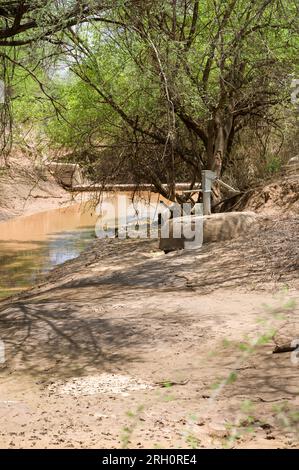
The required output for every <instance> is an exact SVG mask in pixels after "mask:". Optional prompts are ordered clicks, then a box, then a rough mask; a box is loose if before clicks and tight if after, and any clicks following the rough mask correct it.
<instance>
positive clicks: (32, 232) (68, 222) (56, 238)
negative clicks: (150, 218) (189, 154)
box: [0, 194, 158, 299]
mask: <svg viewBox="0 0 299 470" xmlns="http://www.w3.org/2000/svg"><path fill="white" fill-rule="evenodd" d="M122 196H123V197H124V198H125V199H126V202H127V205H128V207H129V213H130V214H131V215H132V213H133V212H134V211H135V209H136V207H137V208H138V211H139V216H142V212H143V210H146V208H148V207H149V200H148V196H147V195H143V196H142V198H141V199H139V200H138V201H137V202H134V204H133V206H132V205H131V206H130V204H131V199H130V196H129V195H124V194H123V195H122ZM118 197H119V195H117V194H115V195H108V196H106V197H105V198H104V201H103V203H102V205H101V208H99V207H98V208H97V209H95V208H94V206H93V205H92V204H88V203H84V204H73V205H71V206H69V207H66V208H60V209H55V210H50V211H46V212H40V213H36V214H33V215H30V216H26V217H17V218H15V219H11V220H9V221H6V222H1V223H0V299H1V298H5V297H8V296H10V295H12V294H14V293H16V292H19V291H21V290H24V289H27V288H29V287H32V286H33V285H34V284H36V283H37V282H39V281H41V280H42V278H43V277H44V276H45V275H46V274H47V273H48V272H49V271H50V270H51V269H52V268H54V267H55V266H56V265H59V264H61V263H64V262H65V261H68V260H70V259H73V258H76V257H77V256H79V254H80V253H81V252H82V251H83V250H84V249H85V248H86V247H87V246H88V245H89V244H90V243H91V242H92V241H93V240H94V239H95V238H96V236H97V235H96V230H95V229H96V227H97V225H96V223H97V221H99V219H101V220H102V221H104V222H105V223H108V224H110V225H113V224H112V222H111V221H112V219H113V217H116V218H117V216H118V215H117V212H116V211H115V213H114V214H113V217H112V212H113V208H114V209H116V208H117V205H118V202H117V198H118ZM150 201H151V203H150V207H151V210H152V211H153V210H155V209H156V207H157V203H158V197H157V196H156V195H151V197H150ZM133 209H134V210H133ZM115 214H116V216H115ZM116 220H118V221H119V219H116Z"/></svg>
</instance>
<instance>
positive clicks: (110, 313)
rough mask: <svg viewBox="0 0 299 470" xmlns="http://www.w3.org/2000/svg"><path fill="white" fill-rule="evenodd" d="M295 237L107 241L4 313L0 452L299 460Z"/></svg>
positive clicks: (290, 227) (276, 225)
mask: <svg viewBox="0 0 299 470" xmlns="http://www.w3.org/2000/svg"><path fill="white" fill-rule="evenodd" d="M298 225H299V221H298V218H297V219H296V218H288V219H285V220H283V221H278V220H274V221H273V222H271V223H269V224H268V226H264V227H260V228H259V230H258V231H256V233H253V234H251V235H250V236H248V237H247V238H239V239H237V240H234V241H229V242H223V243H218V244H210V245H206V246H204V247H203V248H202V249H201V250H193V251H189V252H178V253H170V254H168V255H164V254H163V253H162V252H160V251H159V250H158V249H157V241H155V240H154V241H147V240H143V241H136V240H135V241H134V240H127V241H125V242H121V241H118V240H109V241H108V240H106V241H101V240H99V241H97V242H95V244H94V245H93V246H92V247H90V248H89V249H88V250H87V251H86V252H85V253H83V254H82V255H81V256H80V257H79V258H77V259H76V260H73V261H71V262H68V263H65V264H64V265H62V266H60V267H58V268H57V269H56V270H55V271H53V272H52V273H51V275H50V276H49V277H48V279H47V280H46V281H45V282H44V283H43V284H41V285H39V286H37V287H35V288H34V289H32V290H30V291H27V292H24V293H22V294H19V295H18V296H15V297H14V298H11V299H9V300H6V301H3V302H1V303H0V320H1V321H0V338H1V339H2V340H3V341H4V342H5V345H6V362H5V364H4V365H3V367H2V370H1V380H0V447H2V448H3V447H16V448H19V447H22V448H23V447H35V448H41V447H50V448H53V447H82V448H87V447H108V448H110V447H112V448H114V447H116V448H119V447H126V446H127V447H155V446H158V447H166V448H169V447H173V448H175V447H186V446H187V447H191V446H196V447H223V446H230V447H250V448H251V447H269V448H276V447H298V444H299V442H298V441H299V435H298V433H299V423H298V421H299V419H298V405H299V396H298V388H299V385H298V378H299V365H295V363H294V357H293V362H292V360H291V359H292V358H291V355H290V353H284V354H274V355H273V354H272V351H273V348H274V345H275V341H276V342H278V343H281V342H284V341H285V340H286V339H288V340H289V339H294V338H299V321H298V313H299V312H298V246H299V243H298V236H299V230H298ZM296 302H297V303H296ZM275 329H276V330H278V332H277V333H276V334H275V338H274V340H275V341H274V340H273V339H272V336H273V332H274V330H275ZM248 345H250V348H249V350H248ZM252 346H253V347H252Z"/></svg>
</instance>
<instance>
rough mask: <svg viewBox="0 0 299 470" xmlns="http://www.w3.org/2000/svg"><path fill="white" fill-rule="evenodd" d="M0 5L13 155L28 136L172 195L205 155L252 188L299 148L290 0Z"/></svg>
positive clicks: (207, 162)
mask: <svg viewBox="0 0 299 470" xmlns="http://www.w3.org/2000/svg"><path fill="white" fill-rule="evenodd" d="M0 6H1V9H0V22H1V34H0V48H1V50H0V59H1V77H0V78H2V79H3V80H4V81H5V83H6V85H7V90H8V92H7V94H6V103H5V105H4V106H2V108H1V110H2V111H1V112H2V115H1V118H2V145H3V149H4V151H5V152H6V153H5V152H4V155H7V157H6V160H7V159H8V153H9V149H10V148H11V144H12V136H15V137H14V138H15V139H16V141H19V142H23V145H25V146H26V142H27V141H28V139H29V136H30V138H31V139H33V140H34V141H35V142H36V143H39V145H40V148H41V151H42V150H44V151H45V148H46V149H47V150H48V149H49V148H50V149H51V152H49V150H48V153H51V155H54V154H55V152H56V154H57V155H59V156H60V157H61V156H63V158H64V159H67V160H68V161H77V162H79V163H80V164H81V165H82V166H83V167H84V168H85V171H86V173H87V174H88V176H89V178H91V179H92V180H97V181H101V182H103V183H105V182H109V183H113V182H133V183H135V184H136V186H138V184H139V183H141V182H148V183H152V184H154V186H155V188H156V190H157V191H158V192H160V194H162V195H164V196H166V197H167V198H168V199H172V200H174V199H175V198H176V196H177V195H176V189H175V183H176V182H180V181H189V182H190V187H193V185H194V184H195V183H196V182H198V181H200V179H201V170H202V169H212V170H214V171H216V173H217V174H218V176H221V177H222V178H223V179H224V180H225V181H226V182H228V183H229V184H231V185H232V186H234V187H236V188H237V189H240V190H244V189H248V188H249V187H250V186H251V185H252V184H254V183H255V182H256V181H257V180H261V179H263V178H265V177H266V176H269V175H271V174H273V173H276V172H278V171H279V170H280V168H281V166H282V165H283V164H284V163H285V161H286V160H287V159H288V158H290V157H292V156H294V154H296V152H298V148H297V147H296V146H297V144H296V133H297V130H296V106H295V105H294V103H292V102H291V92H292V88H291V86H292V80H294V79H295V78H296V76H297V75H296V73H297V71H298V63H297V57H296V55H297V47H298V29H297V26H298V24H297V18H298V5H297V2H295V1H289V0H288V1H281V0H270V1H269V0H264V1H262V0H261V1H258V2H252V1H248V0H246V1H244V0H231V1H229V2H222V1H220V0H215V1H214V2H210V1H208V0H206V1H204V2H199V1H198V0H190V1H188V0H177V1H170V0H169V1H168V0H167V1H165V0H163V1H161V0H154V1H150V2H148V1H142V2H136V1H134V2H133V1H126V2H124V1H122V0H114V1H105V2H102V1H90V2H84V1H70V2H65V1H62V0H44V1H34V2H26V1H25V2H24V1H22V2H21V1H14V2H1V5H0ZM45 143H46V145H45ZM7 161H8V160H7ZM163 183H167V187H166V188H165V186H162V184H163ZM186 197H188V196H186Z"/></svg>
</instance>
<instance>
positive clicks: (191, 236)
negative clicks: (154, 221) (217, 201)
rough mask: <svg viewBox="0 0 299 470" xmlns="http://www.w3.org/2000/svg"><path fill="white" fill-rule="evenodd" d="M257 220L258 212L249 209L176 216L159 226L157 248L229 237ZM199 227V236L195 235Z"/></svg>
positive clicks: (195, 245) (182, 246)
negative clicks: (159, 235) (200, 234)
mask: <svg viewBox="0 0 299 470" xmlns="http://www.w3.org/2000/svg"><path fill="white" fill-rule="evenodd" d="M257 220H258V216H257V215H256V214H255V213H254V212H249V211H248V212H225V213H220V214H212V215H205V216H191V217H188V216H187V217H186V216H183V217H176V218H174V219H170V220H169V221H167V222H166V223H165V226H164V227H162V229H161V238H160V244H159V248H160V249H161V250H164V251H165V252H169V251H174V250H183V249H185V248H191V249H192V248H198V247H200V246H201V244H202V243H209V242H217V241H223V240H229V239H231V238H236V237H238V236H240V235H242V234H243V233H246V232H248V230H249V229H250V228H251V227H252V226H253V225H254V224H255V223H256V222H257ZM200 231H201V232H202V236H198V235H199V233H198V232H200Z"/></svg>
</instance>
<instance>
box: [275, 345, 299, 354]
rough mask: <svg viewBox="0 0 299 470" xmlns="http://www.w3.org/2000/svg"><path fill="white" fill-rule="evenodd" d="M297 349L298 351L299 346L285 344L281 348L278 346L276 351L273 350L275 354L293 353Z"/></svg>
mask: <svg viewBox="0 0 299 470" xmlns="http://www.w3.org/2000/svg"><path fill="white" fill-rule="evenodd" d="M296 349H298V344H297V345H293V346H292V343H284V344H281V345H280V346H279V345H277V346H276V347H275V349H273V354H278V353H286V352H292V351H295V350H296Z"/></svg>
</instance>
